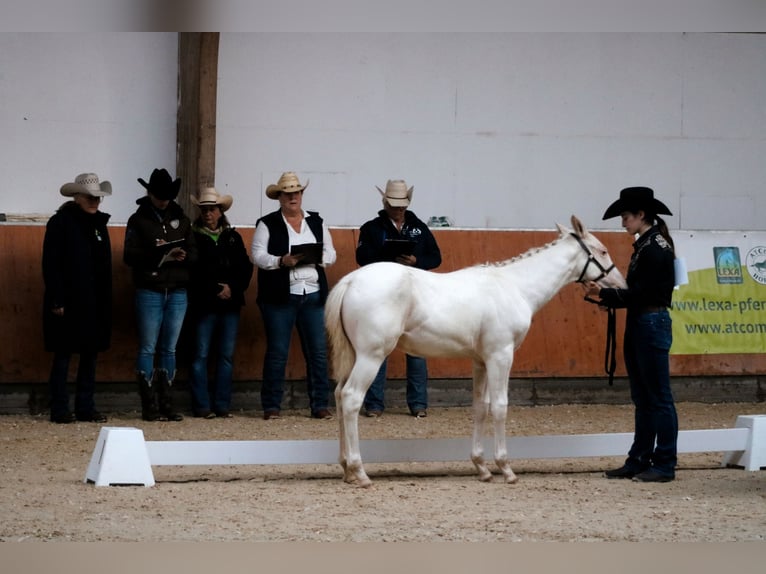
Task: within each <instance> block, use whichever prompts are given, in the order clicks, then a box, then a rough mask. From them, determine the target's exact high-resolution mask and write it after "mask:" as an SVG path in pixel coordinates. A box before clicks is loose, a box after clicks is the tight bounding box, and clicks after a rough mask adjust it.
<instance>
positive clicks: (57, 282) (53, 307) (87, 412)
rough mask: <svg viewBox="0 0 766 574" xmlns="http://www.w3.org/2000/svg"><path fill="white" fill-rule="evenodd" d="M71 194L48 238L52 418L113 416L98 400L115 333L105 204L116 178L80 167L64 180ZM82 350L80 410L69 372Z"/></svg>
mask: <svg viewBox="0 0 766 574" xmlns="http://www.w3.org/2000/svg"><path fill="white" fill-rule="evenodd" d="M60 193H61V195H63V196H64V197H67V198H70V199H69V201H67V202H65V203H64V204H63V205H62V206H61V207H59V209H58V211H56V213H55V214H54V215H53V216H52V217H51V218H50V219H49V220H48V223H47V225H46V228H45V238H44V240H43V256H42V257H43V261H42V268H43V281H44V283H45V292H44V295H43V338H44V343H45V348H46V350H47V351H52V352H53V365H52V367H51V371H50V376H49V379H48V386H49V389H50V401H51V402H50V408H51V411H50V420H51V421H52V422H55V423H71V422H74V421H75V420H79V421H91V422H99V423H102V422H106V417H105V416H104V415H102V414H101V413H99V412H98V411H97V410H96V407H95V401H94V391H95V377H96V360H97V357H98V353H99V352H102V351H106V350H107V349H109V347H110V344H111V336H112V246H111V242H110V239H109V231H108V230H107V227H106V224H107V222H108V221H109V217H110V216H109V214H108V213H104V212H102V211H100V210H99V206H100V205H101V200H102V199H103V198H104V197H106V196H108V195H111V194H112V184H111V183H110V182H108V181H99V178H98V175H96V174H95V173H81V174H80V175H78V176H77V177H76V178H75V180H74V182H71V183H65V184H64V185H62V186H61V189H60ZM74 353H77V354H79V363H78V367H77V378H76V388H75V400H74V413H72V412H71V411H70V409H69V395H68V393H67V374H68V371H69V364H70V361H71V358H72V354H74Z"/></svg>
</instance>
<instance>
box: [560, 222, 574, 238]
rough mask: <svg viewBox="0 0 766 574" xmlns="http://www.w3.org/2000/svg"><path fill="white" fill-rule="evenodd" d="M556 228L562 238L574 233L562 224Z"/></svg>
mask: <svg viewBox="0 0 766 574" xmlns="http://www.w3.org/2000/svg"><path fill="white" fill-rule="evenodd" d="M556 228H557V229H558V230H559V235H561V236H562V237H563V236H564V235H569V234H570V233H572V232H571V231H570V230H569V229H567V228H566V227H564V226H563V225H561V224H560V223H557V224H556Z"/></svg>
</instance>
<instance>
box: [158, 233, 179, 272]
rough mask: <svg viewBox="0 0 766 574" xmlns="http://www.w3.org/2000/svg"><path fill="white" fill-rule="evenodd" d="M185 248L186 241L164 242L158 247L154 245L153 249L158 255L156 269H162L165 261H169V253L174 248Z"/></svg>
mask: <svg viewBox="0 0 766 574" xmlns="http://www.w3.org/2000/svg"><path fill="white" fill-rule="evenodd" d="M185 246H186V239H185V238H181V239H174V240H173V241H166V242H165V243H162V244H160V245H156V246H155V249H156V250H157V253H158V254H159V258H160V259H159V263H157V268H160V267H162V266H163V265H164V264H165V262H166V261H170V260H171V259H172V257H171V256H170V252H171V251H172V250H173V249H174V248H176V247H185Z"/></svg>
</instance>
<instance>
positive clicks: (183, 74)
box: [176, 32, 219, 216]
mask: <svg viewBox="0 0 766 574" xmlns="http://www.w3.org/2000/svg"><path fill="white" fill-rule="evenodd" d="M218 42H219V33H218V32H181V33H179V34H178V128H177V130H178V131H177V143H176V150H177V151H176V173H177V175H178V177H180V178H181V180H182V182H183V184H182V186H181V193H180V194H179V196H178V200H177V201H178V203H179V204H180V205H181V206H182V207H183V208H184V210H185V211H186V212H187V213H188V214H194V210H193V209H192V203H191V200H190V197H191V196H192V194H197V193H198V190H199V188H200V187H204V186H207V185H215V130H216V94H217V90H218ZM192 216H193V215H192Z"/></svg>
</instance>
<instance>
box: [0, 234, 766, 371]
mask: <svg viewBox="0 0 766 574" xmlns="http://www.w3.org/2000/svg"><path fill="white" fill-rule="evenodd" d="M562 223H564V222H562ZM238 229H239V231H240V233H241V234H242V236H243V238H244V240H245V244H246V245H248V246H249V244H250V241H251V239H252V234H253V228H252V227H240V228H238ZM109 232H110V236H111V240H112V248H113V257H114V331H113V339H112V348H111V349H110V350H109V351H108V352H106V353H103V355H102V356H101V359H100V361H99V368H98V377H99V380H100V381H104V382H113V383H122V382H126V383H127V382H132V381H133V373H134V361H135V354H136V336H135V324H134V313H133V287H132V284H131V280H130V270H129V268H128V267H126V266H125V265H124V264H123V263H122V248H123V238H124V234H125V229H124V226H113V227H110V228H109ZM44 233H45V226H44V225H43V224H39V223H34V224H11V223H4V224H0V269H2V273H1V274H0V317H2V319H3V329H2V331H0V385H3V384H17V383H30V384H33V385H36V384H41V385H44V384H45V382H46V381H47V377H48V369H49V367H50V360H51V356H50V354H49V353H46V352H45V351H44V349H43V346H42V321H41V301H42V293H43V284H42V277H41V261H40V255H41V252H42V241H43V235H44ZM332 234H333V241H334V243H335V246H336V249H337V252H338V262H337V263H336V264H335V265H333V266H332V267H330V268H329V269H328V276H329V280H330V284H331V285H334V284H335V282H337V281H338V279H339V278H340V277H342V276H343V275H345V274H346V273H349V272H350V271H352V270H354V269H355V268H356V267H357V266H356V263H355V260H354V250H355V247H356V242H357V235H358V230H357V229H351V228H332ZM434 234H435V236H436V239H437V241H438V242H439V245H440V247H441V249H442V254H443V263H442V265H441V267H440V268H439V269H438V272H447V271H451V270H455V269H459V268H462V267H467V266H470V265H474V264H478V263H482V262H486V261H501V260H503V259H508V258H511V257H513V256H516V255H519V254H521V253H523V252H525V251H526V250H527V249H529V248H532V247H537V246H542V245H545V244H546V243H548V242H550V241H552V240H553V239H555V237H556V235H557V234H556V232H555V231H553V230H550V231H500V230H498V231H492V230H490V231H487V230H462V229H435V230H434ZM597 235H598V236H599V238H600V239H601V240H602V241H603V242H604V243H605V244H606V246H607V247H608V248H609V250H610V253H611V254H612V257H613V259H614V260H615V262H616V263H617V264H618V266H619V267H620V269H622V270H623V271H624V269H625V264H626V262H627V261H628V259H629V257H630V253H631V250H632V248H631V238H630V237H629V236H628V235H627V234H625V233H624V232H598V233H597ZM477 296H481V294H479V293H477ZM255 298H256V284H255V280H253V283H252V284H251V286H250V289H249V290H248V292H247V305H246V307H245V309H244V312H243V318H242V322H241V328H240V334H239V341H238V346H237V354H236V358H235V368H234V378H235V380H236V381H259V380H260V379H261V370H262V364H263V354H264V347H265V338H264V334H263V326H262V321H261V317H260V313H259V311H258V307H257V305H256V304H255ZM623 320H624V316H623V314H622V313H618V325H617V330H618V355H617V361H618V367H617V372H616V375H617V376H618V377H621V376H624V375H625V371H624V367H623V365H622V356H621V352H620V349H621V345H622V329H623V326H624V323H623ZM605 332H606V315H605V314H604V313H602V312H601V311H599V310H598V309H597V308H596V306H594V305H591V304H588V303H586V302H584V301H583V299H582V291H581V289H580V287H579V285H568V286H566V287H565V288H564V289H562V290H561V291H560V292H559V294H558V295H556V296H555V297H554V298H553V299H552V300H551V301H550V302H549V303H548V304H547V305H546V306H545V307H544V308H543V309H542V310H541V311H540V312H538V314H537V315H536V316H535V318H534V320H533V324H532V327H531V329H530V332H529V335H528V336H527V339H526V341H525V342H524V344H523V345H522V346H521V348H520V350H519V351H518V352H517V353H516V357H515V362H514V365H513V369H512V376H513V377H523V378H589V377H599V378H603V377H604V348H605ZM299 349H300V346H299V345H298V344H297V341H295V342H294V344H293V345H292V349H291V354H290V358H289V363H288V367H287V377H288V379H291V380H297V379H302V378H303V376H304V366H303V359H302V357H301V354H300V350H299ZM185 353H186V349H185V347H184V345H183V344H182V345H181V346H180V347H179V374H178V378H179V380H184V378H185V376H186V367H185V363H186V361H187V360H188V355H186V354H185ZM399 355H400V353H399V352H398V351H396V352H395V354H394V357H393V359H392V360H391V361H390V363H389V377H390V378H393V379H397V378H403V377H404V361H403V360H401V357H400V356H399ZM671 368H672V372H673V374H674V375H676V376H694V377H734V376H743V375H748V376H749V375H757V374H758V373H763V372H765V371H766V355H764V354H748V355H684V356H678V355H674V356H672V357H671ZM429 375H430V377H431V378H433V379H468V378H470V376H471V364H470V361H468V360H464V359H431V360H429Z"/></svg>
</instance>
